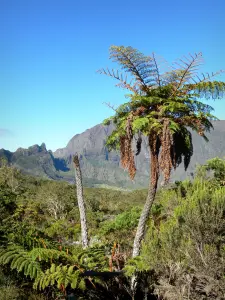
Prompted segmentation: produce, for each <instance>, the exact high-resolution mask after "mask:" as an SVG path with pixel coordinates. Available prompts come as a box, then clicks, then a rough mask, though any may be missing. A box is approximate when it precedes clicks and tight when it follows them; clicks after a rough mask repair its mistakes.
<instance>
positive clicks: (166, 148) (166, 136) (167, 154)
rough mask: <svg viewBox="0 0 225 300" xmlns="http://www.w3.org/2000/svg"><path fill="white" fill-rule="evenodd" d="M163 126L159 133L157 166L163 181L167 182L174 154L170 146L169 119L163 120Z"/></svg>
mask: <svg viewBox="0 0 225 300" xmlns="http://www.w3.org/2000/svg"><path fill="white" fill-rule="evenodd" d="M163 125H164V127H163V132H162V135H161V145H162V149H161V153H160V157H159V166H160V169H161V170H162V173H163V175H164V181H165V183H168V181H169V179H170V174H171V170H172V167H173V166H174V157H173V156H174V155H171V154H173V151H172V148H173V136H172V134H171V132H170V129H169V120H168V119H165V120H164V124H163Z"/></svg>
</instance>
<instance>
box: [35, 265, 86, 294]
mask: <svg viewBox="0 0 225 300" xmlns="http://www.w3.org/2000/svg"><path fill="white" fill-rule="evenodd" d="M81 281H83V284H84V279H82V278H80V271H79V270H77V268H75V267H74V266H69V265H58V266H57V267H56V266H55V264H52V265H51V267H50V268H49V269H47V270H46V271H45V272H44V273H43V272H42V273H40V274H39V276H38V277H37V278H36V279H35V282H34V288H35V289H39V290H43V289H45V288H46V287H48V286H52V285H57V287H58V288H60V287H61V285H63V286H64V287H65V288H66V287H67V286H69V285H70V286H71V287H72V288H76V287H77V286H78V284H80V282H81Z"/></svg>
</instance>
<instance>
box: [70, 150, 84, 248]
mask: <svg viewBox="0 0 225 300" xmlns="http://www.w3.org/2000/svg"><path fill="white" fill-rule="evenodd" d="M73 162H74V167H75V180H76V191H77V202H78V207H79V211H80V224H81V239H82V246H83V248H87V247H88V229H87V218H86V209H85V203H84V195H83V183H82V175H81V170H80V163H79V158H78V155H77V154H75V155H74V157H73Z"/></svg>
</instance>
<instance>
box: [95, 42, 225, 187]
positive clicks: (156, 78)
mask: <svg viewBox="0 0 225 300" xmlns="http://www.w3.org/2000/svg"><path fill="white" fill-rule="evenodd" d="M110 59H112V60H113V61H114V62H117V63H118V64H119V66H120V67H121V69H122V70H123V71H124V72H125V73H127V74H128V75H130V77H131V78H132V80H131V81H130V80H129V79H128V78H127V76H124V75H122V74H120V73H119V72H118V71H117V72H115V71H114V70H112V71H110V70H109V69H101V70H100V71H99V72H100V73H102V74H105V75H108V76H110V77H112V78H114V79H116V80H117V81H118V82H119V84H118V86H120V87H122V88H125V89H128V90H129V91H131V92H132V94H130V95H128V97H129V98H130V101H129V102H126V103H123V104H122V105H120V106H119V107H118V108H117V109H116V110H115V115H114V116H112V117H110V118H108V119H106V120H105V121H104V122H103V123H104V124H109V122H112V123H114V124H115V125H116V129H115V130H114V131H113V132H112V134H111V135H110V136H109V137H108V139H107V142H106V145H107V147H108V148H109V150H112V149H120V152H121V155H122V160H123V157H124V159H125V158H126V159H125V161H126V160H127V159H130V160H131V161H133V160H132V155H133V154H132V153H131V152H130V153H126V151H128V150H126V149H128V148H124V146H123V142H122V141H123V140H124V138H125V137H126V136H128V135H127V134H128V133H127V132H128V127H129V136H130V137H131V138H133V137H134V136H135V134H140V133H142V134H143V135H146V136H148V137H149V138H150V139H151V140H153V137H155V139H156V140H155V142H156V141H157V147H158V148H159V149H160V148H161V150H162V151H161V154H162V153H165V155H166V153H167V156H168V157H164V156H165V155H164V156H161V162H160V163H159V169H160V170H161V171H162V172H163V175H164V177H165V180H166V181H168V179H169V175H170V172H171V169H172V167H173V168H176V167H177V166H178V165H180V164H181V162H182V160H183V159H184V166H185V169H187V167H188V165H189V163H190V159H191V156H192V154H193V146H192V139H191V132H190V131H189V130H188V129H187V127H188V128H191V129H192V130H193V131H196V132H197V133H198V134H199V135H201V136H202V137H203V138H204V139H205V140H207V137H206V135H205V133H206V132H207V131H210V129H212V128H213V125H212V120H216V119H217V118H216V117H215V116H213V115H212V114H211V112H212V111H213V108H212V107H211V106H209V105H207V104H205V103H203V102H201V101H199V99H201V98H202V97H206V98H222V97H223V96H224V93H225V83H224V82H220V81H214V80H213V79H214V77H215V76H216V75H218V74H220V73H221V72H222V71H219V72H217V73H212V74H211V75H210V74H209V73H207V74H205V75H204V74H203V75H202V77H201V78H200V76H199V75H198V74H197V70H198V67H199V66H200V65H201V63H202V53H201V52H200V53H195V54H194V55H190V56H189V57H188V58H182V59H180V60H179V61H178V62H177V66H178V67H177V68H173V70H172V71H168V72H162V71H161V69H160V65H159V63H158V62H157V59H156V57H155V54H154V53H153V54H152V56H145V55H144V54H142V53H141V52H140V51H139V50H137V49H135V48H132V47H130V46H129V47H124V46H111V47H110ZM167 122H168V124H169V126H168V128H169V131H168V132H167V139H166V135H165V128H166V127H165V126H167V125H165V124H166V123H167ZM128 124H129V125H128ZM166 140H167V142H166ZM168 141H170V144H168ZM141 142H142V140H141V139H139V143H138V144H137V145H138V146H137V147H138V148H139V150H138V151H137V153H139V152H140V147H141ZM167 144H168V145H167ZM166 145H167V146H166ZM168 147H169V149H167V150H166V148H168ZM159 149H158V150H157V152H159ZM164 149H165V151H164ZM150 151H153V150H152V149H151V147H150ZM168 153H169V154H168ZM131 161H130V164H129V165H131ZM167 165H168V166H167ZM166 166H167V167H166ZM129 168H130V169H129V172H130V174H133V173H134V169H135V167H134V166H133V167H132V168H131V167H129ZM132 169H133V171H132ZM152 169H154V170H155V169H156V166H152ZM131 177H133V175H131Z"/></svg>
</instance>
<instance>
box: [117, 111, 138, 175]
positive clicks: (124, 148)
mask: <svg viewBox="0 0 225 300" xmlns="http://www.w3.org/2000/svg"><path fill="white" fill-rule="evenodd" d="M132 120H133V115H132V114H131V115H130V116H129V117H128V118H127V123H126V134H125V135H123V136H121V137H120V154H121V165H122V167H123V168H124V169H127V170H128V172H129V175H130V178H131V179H132V180H133V179H134V176H135V174H136V167H135V161H134V153H133V151H132V140H133V132H132Z"/></svg>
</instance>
